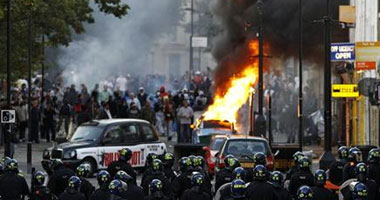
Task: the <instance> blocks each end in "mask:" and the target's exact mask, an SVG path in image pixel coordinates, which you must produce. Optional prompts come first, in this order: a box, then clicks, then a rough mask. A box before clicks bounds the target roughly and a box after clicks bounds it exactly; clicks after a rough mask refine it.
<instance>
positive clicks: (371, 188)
mask: <svg viewBox="0 0 380 200" xmlns="http://www.w3.org/2000/svg"><path fill="white" fill-rule="evenodd" d="M119 154H120V156H119V158H118V160H116V161H113V162H112V163H111V164H110V165H109V166H108V168H107V169H106V170H101V171H99V172H98V173H97V174H96V178H97V182H98V185H97V186H96V187H95V186H94V185H92V184H91V183H90V182H89V181H88V180H87V177H89V176H92V174H89V172H90V166H89V165H88V164H85V163H84V164H81V165H79V166H78V167H77V168H76V170H75V172H74V171H72V169H69V168H66V167H65V166H64V164H63V162H62V161H61V160H60V159H54V160H48V161H46V160H45V161H43V162H45V163H43V167H44V170H45V172H42V171H37V172H35V173H34V174H33V179H32V184H31V188H29V187H28V184H27V182H26V180H25V178H23V176H22V175H21V174H20V172H19V170H18V163H17V161H16V160H15V159H11V158H8V157H5V158H3V159H2V162H1V164H0V174H1V175H0V196H1V199H2V200H16V199H24V198H25V197H29V199H33V200H53V199H58V200H142V199H145V200H177V199H179V200H211V199H215V200H334V199H340V200H378V199H379V198H380V196H379V192H380V191H379V184H380V149H379V148H374V149H371V150H370V151H369V154H368V159H367V161H366V162H363V161H362V160H361V159H360V158H361V151H360V150H359V149H358V148H356V147H352V148H347V147H345V146H342V147H340V148H339V149H338V155H339V159H338V160H337V161H335V162H333V163H332V164H331V165H330V168H329V169H328V171H324V170H322V169H318V170H316V171H315V173H314V174H313V173H312V172H311V161H310V160H309V158H307V157H306V156H305V155H304V154H303V153H302V152H297V153H295V154H294V156H293V158H294V164H295V165H294V166H293V167H292V168H291V169H290V170H289V171H288V172H287V173H286V174H285V175H284V174H283V173H282V172H279V171H269V170H268V169H267V161H266V156H265V154H264V153H261V152H258V153H256V154H254V155H253V162H254V168H253V169H244V168H242V167H241V166H240V163H239V160H238V159H237V158H236V157H234V156H233V155H227V156H226V157H225V158H224V167H221V169H220V170H219V171H217V173H216V175H215V184H213V182H212V181H211V179H212V177H211V176H210V175H209V174H208V172H207V168H206V163H205V160H204V158H203V157H202V156H195V155H190V156H188V157H182V158H180V160H179V161H178V165H177V166H178V168H177V169H175V168H174V166H175V165H174V164H175V156H174V155H173V154H172V153H164V154H163V155H156V154H154V153H150V154H148V155H147V162H146V164H145V167H144V170H143V174H142V179H141V181H140V185H139V186H138V184H137V183H138V181H137V175H136V172H135V170H134V169H133V168H132V166H131V165H130V163H129V160H130V159H131V157H132V151H131V150H130V149H128V148H123V149H121V150H120V152H119ZM3 166H4V168H3ZM45 182H47V184H45Z"/></svg>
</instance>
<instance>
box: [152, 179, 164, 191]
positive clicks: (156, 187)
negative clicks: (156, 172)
mask: <svg viewBox="0 0 380 200" xmlns="http://www.w3.org/2000/svg"><path fill="white" fill-rule="evenodd" d="M163 187H164V186H163V184H162V181H161V180H160V179H153V180H152V182H150V184H149V192H150V194H154V193H156V192H161V191H162V188H163Z"/></svg>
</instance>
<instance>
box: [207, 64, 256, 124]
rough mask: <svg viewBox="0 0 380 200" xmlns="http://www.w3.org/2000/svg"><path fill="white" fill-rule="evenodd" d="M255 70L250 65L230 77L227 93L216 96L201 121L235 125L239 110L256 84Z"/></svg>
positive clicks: (254, 67) (254, 66)
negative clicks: (217, 121) (215, 121)
mask: <svg viewBox="0 0 380 200" xmlns="http://www.w3.org/2000/svg"><path fill="white" fill-rule="evenodd" d="M257 70H258V68H257V65H253V66H252V65H251V66H248V67H247V68H245V69H244V70H243V72H241V73H240V74H238V75H236V76H234V77H231V79H230V83H229V85H230V86H229V88H228V90H227V92H226V93H225V94H222V95H220V94H216V96H215V98H214V103H213V104H212V105H210V106H209V107H208V109H207V111H206V112H205V113H204V114H203V119H204V120H221V121H224V120H227V121H229V122H231V123H235V122H236V118H237V113H238V111H239V109H240V108H241V107H242V106H243V105H244V104H245V103H246V102H247V100H248V98H249V96H250V90H251V87H252V86H253V85H254V84H255V82H256V79H257V74H258V71H257Z"/></svg>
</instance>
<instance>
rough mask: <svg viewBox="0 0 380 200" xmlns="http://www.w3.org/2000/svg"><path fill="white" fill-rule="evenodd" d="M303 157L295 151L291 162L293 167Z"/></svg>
mask: <svg viewBox="0 0 380 200" xmlns="http://www.w3.org/2000/svg"><path fill="white" fill-rule="evenodd" d="M303 157H305V155H304V154H303V153H302V152H300V151H297V152H296V153H294V154H293V161H294V164H295V165H298V161H299V160H300V159H301V158H303Z"/></svg>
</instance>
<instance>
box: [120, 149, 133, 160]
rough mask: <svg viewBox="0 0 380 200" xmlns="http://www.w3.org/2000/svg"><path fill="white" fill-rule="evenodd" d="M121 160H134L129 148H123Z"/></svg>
mask: <svg viewBox="0 0 380 200" xmlns="http://www.w3.org/2000/svg"><path fill="white" fill-rule="evenodd" d="M119 153H120V160H122V161H125V162H127V161H129V159H131V158H132V151H131V150H130V149H129V148H122V149H121V150H120V152H119Z"/></svg>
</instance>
